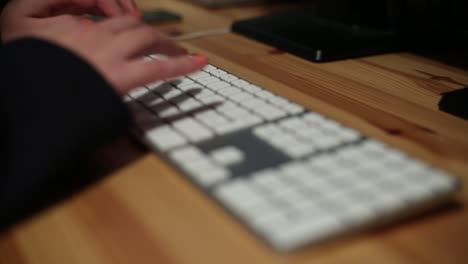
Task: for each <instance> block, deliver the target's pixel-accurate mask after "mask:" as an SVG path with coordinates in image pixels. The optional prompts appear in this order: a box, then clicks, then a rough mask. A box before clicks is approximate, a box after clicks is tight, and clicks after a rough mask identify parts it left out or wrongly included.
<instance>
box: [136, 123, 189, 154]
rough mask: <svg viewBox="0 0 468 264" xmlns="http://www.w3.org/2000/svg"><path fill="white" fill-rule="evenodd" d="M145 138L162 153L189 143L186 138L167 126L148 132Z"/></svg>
mask: <svg viewBox="0 0 468 264" xmlns="http://www.w3.org/2000/svg"><path fill="white" fill-rule="evenodd" d="M145 137H146V138H147V139H148V140H149V141H150V142H151V143H152V144H154V145H155V146H156V147H157V148H158V149H159V150H161V151H167V150H170V149H173V148H175V147H179V146H182V145H184V144H186V143H187V140H186V139H185V138H184V137H182V136H181V135H180V134H179V133H177V132H176V131H175V130H173V129H172V128H170V127H169V126H167V125H166V126H163V127H158V128H154V129H151V130H148V131H146V133H145Z"/></svg>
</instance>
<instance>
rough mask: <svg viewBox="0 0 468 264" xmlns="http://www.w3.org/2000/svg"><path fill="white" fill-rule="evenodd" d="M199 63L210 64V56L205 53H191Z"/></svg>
mask: <svg viewBox="0 0 468 264" xmlns="http://www.w3.org/2000/svg"><path fill="white" fill-rule="evenodd" d="M191 56H192V59H194V60H195V61H196V62H197V63H198V64H200V65H205V64H208V57H207V56H205V55H191Z"/></svg>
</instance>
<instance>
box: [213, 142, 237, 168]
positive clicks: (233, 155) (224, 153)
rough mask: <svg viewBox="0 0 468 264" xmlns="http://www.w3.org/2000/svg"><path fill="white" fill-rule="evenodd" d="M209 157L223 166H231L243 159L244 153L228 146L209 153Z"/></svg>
mask: <svg viewBox="0 0 468 264" xmlns="http://www.w3.org/2000/svg"><path fill="white" fill-rule="evenodd" d="M210 155H211V158H212V159H213V160H215V161H216V162H218V163H219V164H221V165H224V166H231V165H234V164H237V163H240V162H242V161H243V160H244V158H245V156H244V153H243V152H242V151H241V150H239V149H238V148H236V147H233V146H228V147H223V148H221V149H217V150H215V151H213V152H211V153H210Z"/></svg>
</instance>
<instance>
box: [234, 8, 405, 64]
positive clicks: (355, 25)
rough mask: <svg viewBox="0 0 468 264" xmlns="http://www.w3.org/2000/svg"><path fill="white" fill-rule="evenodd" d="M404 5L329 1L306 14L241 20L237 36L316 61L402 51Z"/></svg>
mask: <svg viewBox="0 0 468 264" xmlns="http://www.w3.org/2000/svg"><path fill="white" fill-rule="evenodd" d="M396 2H399V1H375V0H358V1H346V0H324V1H320V0H319V1H314V5H308V6H305V7H303V8H301V9H295V10H290V11H286V12H282V13H277V14H272V15H267V16H263V17H258V18H253V19H248V20H243V21H237V22H235V23H234V24H233V25H232V30H233V31H234V32H236V33H239V34H242V35H245V36H247V37H250V38H253V39H256V40H258V41H261V42H264V43H266V44H269V45H272V46H274V47H276V48H278V49H281V50H284V51H286V52H289V53H292V54H295V55H297V56H300V57H303V58H305V59H308V60H311V61H314V62H328V61H334V60H342V59H348V58H356V57H362V56H368V55H375V54H381V53H386V52H395V51H399V50H401V49H402V45H401V44H402V41H401V37H400V32H399V30H398V28H399V26H398V23H399V21H400V20H399V19H398V15H399V14H398V12H397V11H398V10H399V8H398V7H394V6H390V5H389V4H391V3H396Z"/></svg>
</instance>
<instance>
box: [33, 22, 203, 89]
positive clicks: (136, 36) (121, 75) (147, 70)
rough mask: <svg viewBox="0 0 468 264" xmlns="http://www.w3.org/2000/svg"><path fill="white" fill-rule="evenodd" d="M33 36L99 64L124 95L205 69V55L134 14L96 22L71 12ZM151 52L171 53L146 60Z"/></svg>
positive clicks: (99, 68) (99, 67)
mask: <svg viewBox="0 0 468 264" xmlns="http://www.w3.org/2000/svg"><path fill="white" fill-rule="evenodd" d="M48 23H49V24H48V25H47V26H44V27H42V28H41V30H38V31H36V32H34V33H32V34H31V35H32V36H35V37H38V38H42V39H46V40H49V41H51V42H54V43H57V44H59V45H61V46H63V47H65V48H68V49H70V50H72V51H74V52H75V53H76V54H78V55H79V56H81V57H82V58H83V59H85V60H86V61H87V62H89V63H90V64H91V65H93V66H94V67H95V69H96V70H97V71H98V72H100V73H101V74H102V75H103V77H104V78H105V79H106V80H107V81H108V82H109V83H110V84H111V85H112V86H113V87H114V89H116V91H117V92H118V93H120V94H121V95H124V94H126V93H127V92H128V91H129V90H130V89H132V88H135V87H138V86H141V85H145V84H148V83H152V82H155V81H158V80H163V79H168V78H172V77H176V76H180V75H185V74H188V73H191V72H194V71H197V70H200V69H201V68H203V67H204V66H205V65H206V64H207V63H208V59H207V57H205V56H200V55H198V56H190V55H187V52H186V51H185V49H183V48H181V47H179V46H178V45H177V44H176V43H175V42H174V41H172V40H171V39H170V38H169V37H167V36H164V35H162V34H160V33H158V32H156V31H154V30H153V29H152V28H151V27H150V26H148V25H146V24H144V23H143V22H141V21H140V20H139V19H137V18H135V17H131V16H120V17H114V18H109V19H107V20H105V21H103V22H99V23H94V22H90V21H89V20H83V19H78V18H76V17H73V16H69V15H62V16H57V17H54V18H51V19H50V20H48ZM150 53H158V54H165V55H167V56H168V57H167V59H164V60H152V61H148V60H143V59H142V56H143V55H146V54H150Z"/></svg>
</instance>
